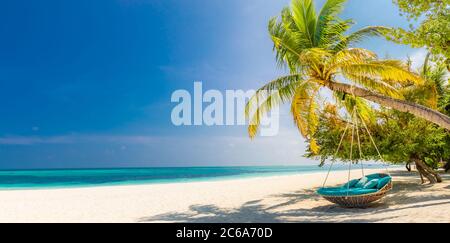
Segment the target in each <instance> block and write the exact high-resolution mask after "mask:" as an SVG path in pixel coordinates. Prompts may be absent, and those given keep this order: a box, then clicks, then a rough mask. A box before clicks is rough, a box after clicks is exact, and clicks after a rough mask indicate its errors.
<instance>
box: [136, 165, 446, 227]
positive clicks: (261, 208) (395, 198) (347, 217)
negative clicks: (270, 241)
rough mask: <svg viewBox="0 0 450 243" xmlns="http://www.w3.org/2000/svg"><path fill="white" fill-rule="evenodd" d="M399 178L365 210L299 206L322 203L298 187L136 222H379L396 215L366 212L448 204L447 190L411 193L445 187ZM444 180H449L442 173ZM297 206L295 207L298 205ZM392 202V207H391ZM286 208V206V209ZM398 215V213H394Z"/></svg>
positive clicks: (395, 174)
mask: <svg viewBox="0 0 450 243" xmlns="http://www.w3.org/2000/svg"><path fill="white" fill-rule="evenodd" d="M393 176H395V177H396V178H402V177H403V178H408V177H413V178H414V179H413V178H408V179H409V180H400V181H399V182H396V183H395V185H394V189H393V190H392V192H391V193H390V194H389V195H388V196H387V197H386V198H385V199H384V200H382V201H381V202H378V203H376V204H373V205H372V206H371V207H369V208H365V209H348V208H342V207H339V206H337V205H334V204H331V203H323V204H324V206H318V207H314V208H306V209H305V208H301V206H302V202H304V201H305V200H308V201H311V200H313V201H317V202H319V201H321V202H324V199H322V198H321V197H320V196H319V195H317V194H316V193H315V190H300V191H297V192H293V193H284V194H279V195H273V198H275V199H277V200H276V201H277V202H279V203H278V204H272V205H269V206H267V205H264V203H263V202H262V200H255V201H249V202H246V203H244V204H243V205H241V206H240V207H239V208H232V209H228V208H220V207H218V206H216V205H191V206H190V208H189V211H186V212H170V213H166V214H160V215H155V216H150V217H143V218H140V219H139V222H189V223H237V222H238V223H279V222H379V221H384V220H390V219H395V218H396V217H397V216H389V217H380V218H374V217H370V218H371V219H368V218H369V217H368V216H369V215H373V214H383V213H390V212H401V211H403V210H406V209H411V208H426V207H431V206H436V205H444V204H448V205H449V206H450V193H448V194H442V193H441V194H440V195H438V194H436V195H433V193H427V194H426V195H422V196H420V195H419V196H414V197H411V196H410V194H411V193H414V192H417V191H418V190H427V192H433V191H436V192H442V190H448V188H442V187H440V188H437V187H433V186H430V185H420V183H419V182H420V180H416V177H417V175H415V174H411V173H404V172H395V173H393ZM443 177H444V180H450V177H449V176H448V175H443ZM297 205H298V206H297ZM394 205H395V208H394V207H393V206H394ZM285 208H288V209H285ZM396 215H398V214H396Z"/></svg>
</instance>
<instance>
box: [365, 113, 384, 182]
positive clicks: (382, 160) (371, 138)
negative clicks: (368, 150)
mask: <svg viewBox="0 0 450 243" xmlns="http://www.w3.org/2000/svg"><path fill="white" fill-rule="evenodd" d="M359 117H360V118H361V121H362V124H363V125H364V128H365V129H366V131H367V134H369V137H370V140H371V141H372V144H373V146H374V147H375V149H376V150H377V153H378V156H379V157H380V160H381V162H383V163H384V168H385V169H386V172H387V174H388V175H389V176H391V173H390V172H389V169H388V163H387V162H386V161H385V160H384V159H383V156H381V153H380V150H378V147H377V145H376V143H375V140H374V139H373V137H372V134H371V133H370V131H369V128H368V127H367V125H366V122H365V121H364V120H363V119H362V117H361V114H359Z"/></svg>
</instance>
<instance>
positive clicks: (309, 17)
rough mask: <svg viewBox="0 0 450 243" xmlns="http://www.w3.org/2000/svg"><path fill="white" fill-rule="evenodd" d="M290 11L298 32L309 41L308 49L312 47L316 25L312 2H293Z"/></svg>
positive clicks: (305, 0) (297, 0) (308, 0)
mask: <svg viewBox="0 0 450 243" xmlns="http://www.w3.org/2000/svg"><path fill="white" fill-rule="evenodd" d="M291 10H292V17H293V20H294V22H295V24H296V25H297V27H298V30H299V32H300V33H301V34H302V35H304V36H305V37H306V38H307V39H308V40H309V47H314V31H315V29H316V24H317V23H316V21H317V18H316V9H315V6H314V1H313V0H293V1H292V5H291Z"/></svg>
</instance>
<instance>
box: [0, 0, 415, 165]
mask: <svg viewBox="0 0 450 243" xmlns="http://www.w3.org/2000/svg"><path fill="white" fill-rule="evenodd" d="M321 2H322V1H318V3H319V4H320V3H321ZM288 3H289V1H288V0H265V1H260V0H183V1H182V0H98V1H92V0H78V1H59V0H41V1H23V0H17V1H2V2H1V3H0V36H1V38H0V114H1V117H0V168H67V167H70V168H79V167H117V166H121V167H123V166H212V165H222V166H228V165H298V164H304V163H312V162H311V161H308V160H306V159H304V158H302V154H303V153H304V149H305V146H304V141H303V139H302V138H301V137H300V136H299V134H298V132H297V131H295V129H294V127H293V125H292V122H291V118H290V117H289V114H288V112H287V111H284V110H282V119H281V128H280V133H279V135H278V136H276V137H270V138H258V139H256V140H254V141H250V140H249V139H248V138H247V136H246V128H245V127H240V126H233V127H175V126H173V125H172V123H171V120H170V113H171V109H172V108H173V107H174V104H172V103H171V102H170V97H171V93H172V92H173V91H174V90H177V89H188V90H192V87H193V82H194V81H202V82H203V86H204V89H218V90H225V89H254V88H257V87H259V86H260V85H261V84H263V83H264V82H265V81H267V80H270V79H272V78H274V77H276V76H277V75H279V74H281V73H282V71H281V70H278V69H277V68H276V65H275V62H274V54H273V52H272V44H271V42H270V39H269V37H268V34H267V21H268V19H269V18H270V17H271V16H275V15H277V14H278V13H279V12H280V10H281V8H282V7H283V6H285V5H287V4H288ZM342 17H343V18H353V19H354V20H355V21H356V22H357V25H356V26H355V28H360V27H363V26H367V25H386V26H403V27H405V26H407V25H408V23H407V22H406V20H405V19H403V18H402V17H400V16H399V13H398V10H397V8H396V7H395V6H394V5H393V4H392V2H391V0H350V1H349V2H348V3H347V6H346V9H345V11H344V14H343V16H342ZM361 46H362V47H365V48H368V49H371V50H373V51H375V52H377V53H378V54H379V55H380V56H385V55H389V56H391V57H395V58H401V59H404V58H405V57H406V56H407V55H410V56H412V57H413V59H414V60H416V61H417V62H419V60H421V59H422V58H423V55H424V51H423V50H414V49H410V48H408V47H405V46H400V45H396V44H393V43H389V42H387V41H384V40H382V39H371V40H368V41H365V42H364V43H362V44H361Z"/></svg>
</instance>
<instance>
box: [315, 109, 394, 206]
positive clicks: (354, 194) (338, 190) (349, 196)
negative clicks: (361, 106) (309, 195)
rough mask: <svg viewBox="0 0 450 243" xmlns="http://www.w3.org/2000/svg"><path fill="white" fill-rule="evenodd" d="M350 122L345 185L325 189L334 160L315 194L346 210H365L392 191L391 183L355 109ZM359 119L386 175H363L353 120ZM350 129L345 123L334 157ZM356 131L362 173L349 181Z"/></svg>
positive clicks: (372, 140) (358, 139) (360, 154)
mask: <svg viewBox="0 0 450 243" xmlns="http://www.w3.org/2000/svg"><path fill="white" fill-rule="evenodd" d="M351 117H352V120H353V121H354V122H352V123H351V124H352V125H351V129H352V139H351V145H350V162H349V169H348V180H347V183H346V184H344V185H343V186H340V187H325V185H326V182H327V180H328V177H329V175H330V172H331V169H332V168H333V164H334V162H335V160H333V161H332V163H331V165H330V168H329V169H328V173H327V175H326V177H325V181H324V183H323V186H322V188H320V189H319V190H318V191H317V193H318V194H319V195H320V196H322V197H323V198H325V199H326V200H328V201H330V202H332V203H335V204H338V205H340V206H342V207H348V208H365V207H367V206H369V205H370V204H371V203H374V202H376V201H378V200H380V199H382V198H383V197H384V196H386V194H387V193H388V192H389V191H390V190H392V187H393V183H392V177H391V175H390V173H389V170H388V168H387V167H388V165H387V163H386V162H385V161H384V160H383V157H382V156H381V153H380V151H379V150H378V147H377V145H376V144H375V141H374V139H373V137H372V135H371V133H370V131H369V129H368V127H367V125H366V123H365V122H364V119H362V117H361V115H360V114H359V113H358V112H357V110H356V107H355V108H354V110H353V112H352V114H351ZM357 117H359V118H360V120H361V121H362V124H363V126H364V128H365V130H366V131H367V133H368V135H369V137H370V140H371V142H372V144H373V146H374V147H375V149H376V151H377V153H378V155H379V156H380V159H381V161H382V162H383V163H384V166H385V169H386V174H384V173H379V174H371V175H365V173H364V165H363V163H362V160H363V153H362V151H361V143H360V138H359V131H358V120H357V119H354V118H357ZM349 127H350V122H349V123H347V126H346V128H345V130H344V133H343V134H342V137H341V140H340V142H339V145H338V148H337V150H336V153H335V157H336V155H337V153H338V152H339V149H340V148H341V145H342V141H343V140H344V137H345V134H346V133H347V131H348V129H349ZM355 130H356V137H357V141H358V148H359V156H360V164H361V171H362V178H360V179H355V180H350V176H351V171H352V154H353V142H354V137H355V136H354V135H355Z"/></svg>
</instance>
